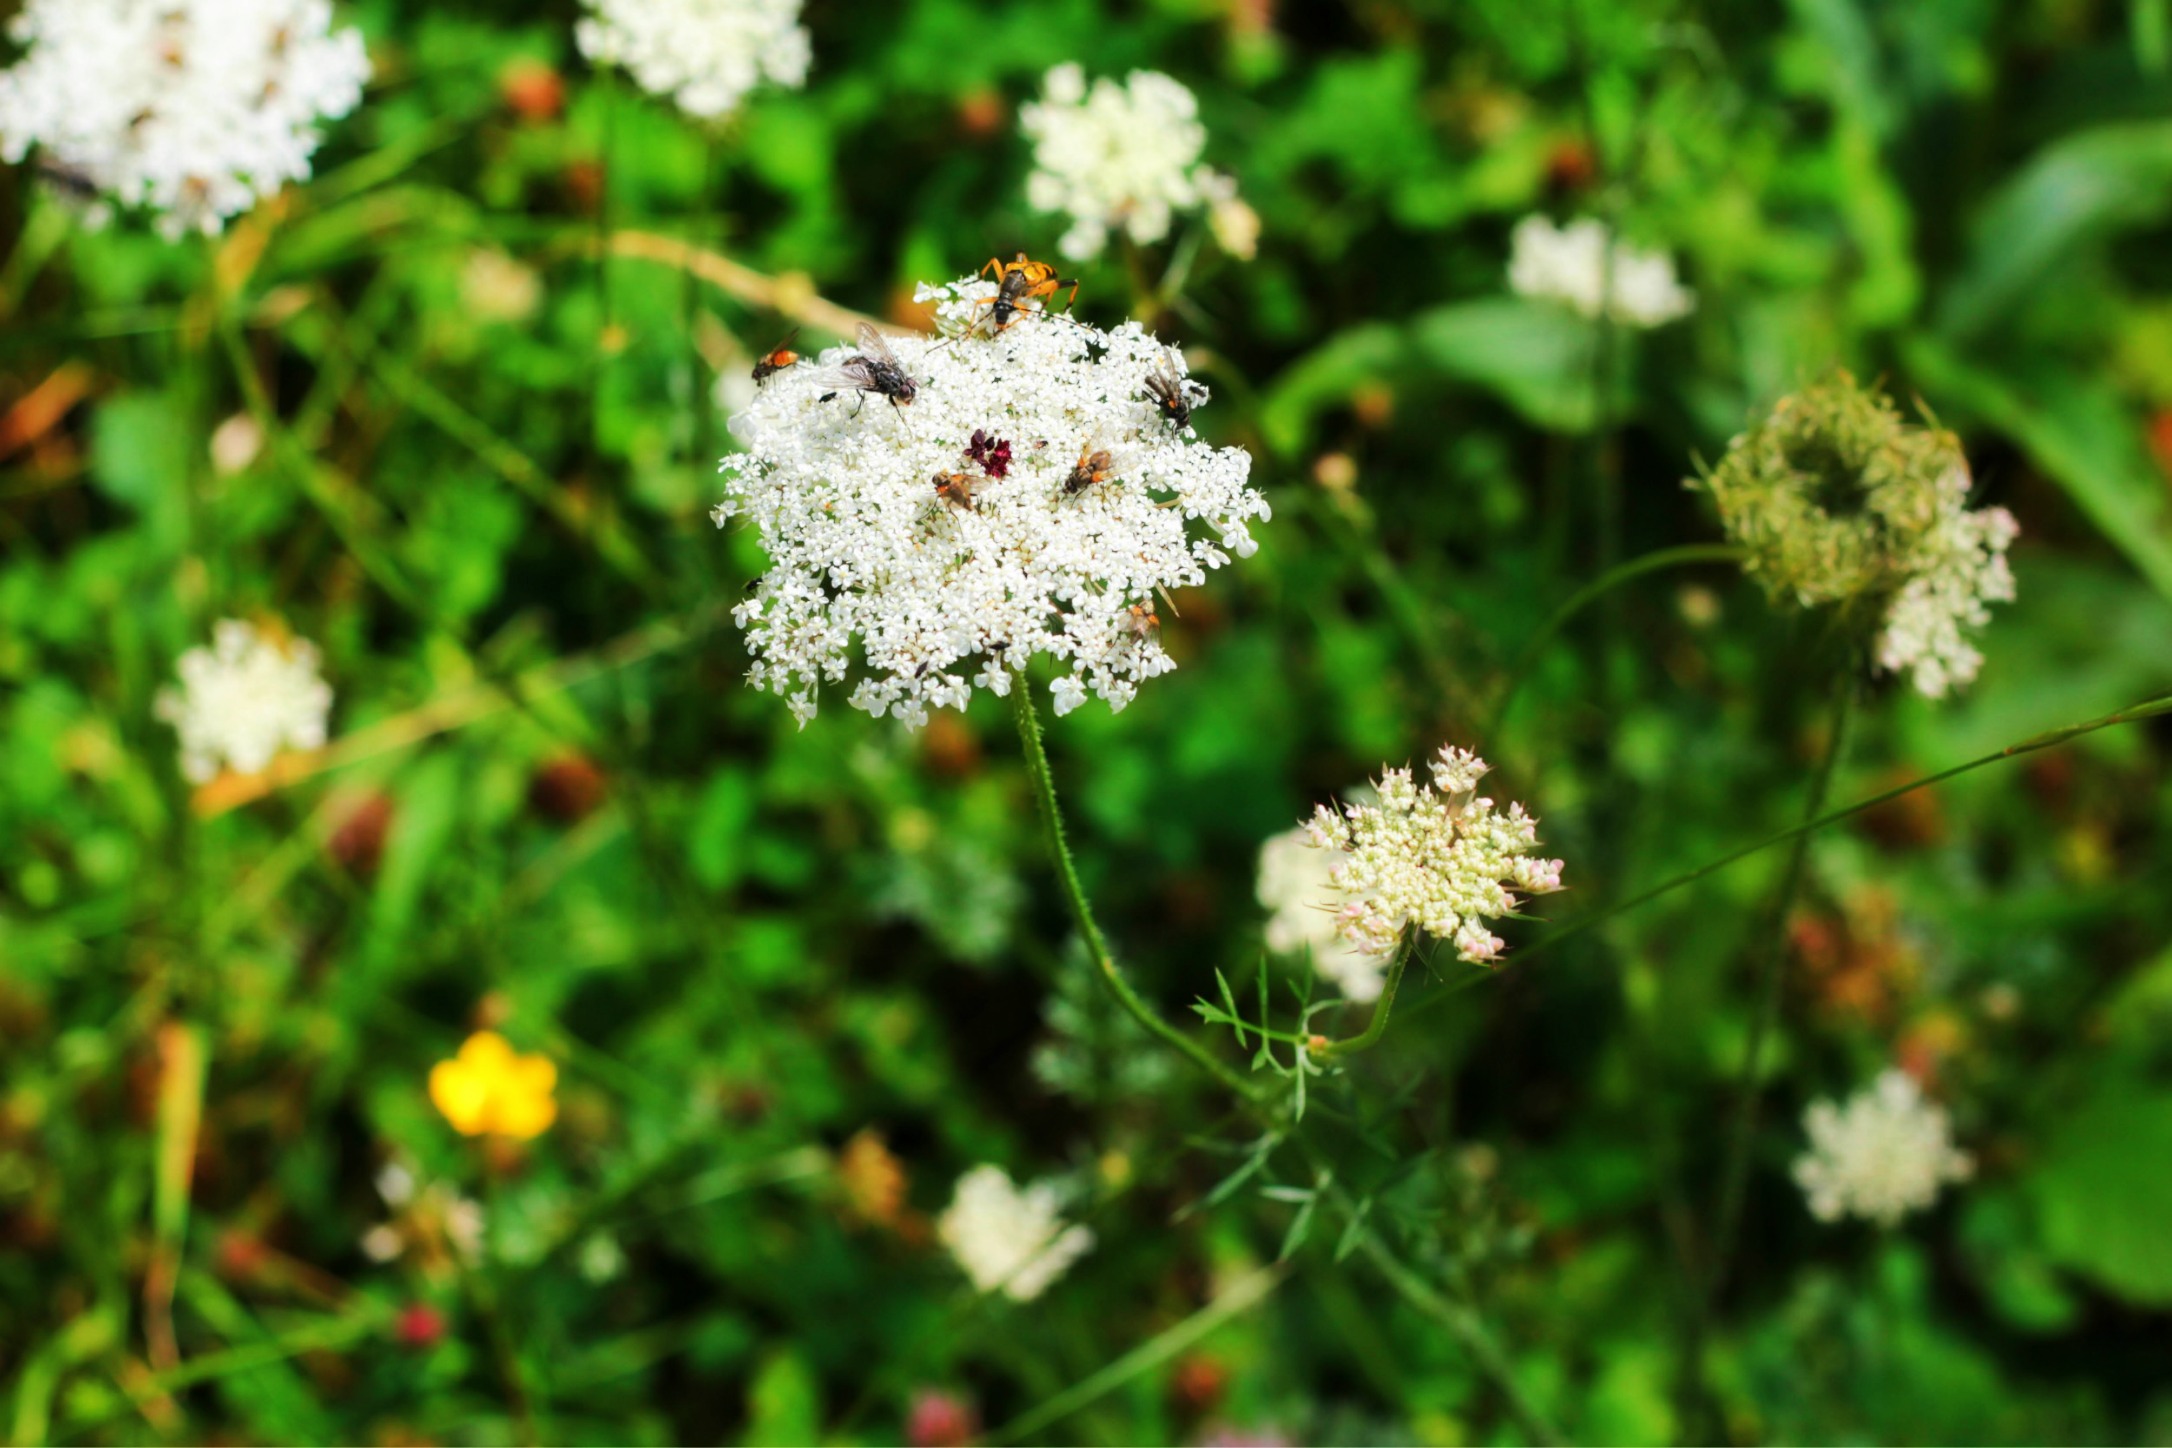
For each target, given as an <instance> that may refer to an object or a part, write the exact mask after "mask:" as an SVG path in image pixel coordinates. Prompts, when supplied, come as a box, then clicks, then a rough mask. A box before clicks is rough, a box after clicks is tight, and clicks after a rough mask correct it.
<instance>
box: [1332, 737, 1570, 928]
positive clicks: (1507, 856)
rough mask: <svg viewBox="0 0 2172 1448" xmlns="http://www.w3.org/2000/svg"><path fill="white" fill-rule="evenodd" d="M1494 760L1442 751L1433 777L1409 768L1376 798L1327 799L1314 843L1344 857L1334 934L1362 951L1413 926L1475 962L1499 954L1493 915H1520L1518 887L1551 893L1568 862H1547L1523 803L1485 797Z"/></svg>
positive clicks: (1390, 774)
mask: <svg viewBox="0 0 2172 1448" xmlns="http://www.w3.org/2000/svg"><path fill="white" fill-rule="evenodd" d="M1490 768H1491V766H1490V765H1488V764H1487V763H1486V761H1484V760H1483V759H1480V758H1479V757H1478V756H1477V755H1475V754H1473V753H1471V752H1470V751H1469V750H1467V749H1454V748H1443V749H1442V750H1441V751H1440V753H1439V754H1437V755H1435V756H1434V758H1433V782H1432V783H1431V784H1429V785H1420V784H1418V783H1416V782H1415V781H1414V780H1413V779H1412V777H1411V772H1410V770H1408V769H1391V770H1388V771H1387V772H1386V773H1385V774H1383V775H1382V776H1381V779H1380V783H1379V786H1378V799H1377V801H1376V802H1374V803H1371V804H1351V803H1345V804H1344V805H1343V806H1342V808H1341V810H1340V811H1339V812H1338V811H1336V810H1335V809H1332V808H1330V807H1329V806H1327V805H1321V806H1320V807H1319V808H1318V809H1317V810H1316V811H1315V812H1314V814H1313V817H1312V823H1311V825H1310V827H1309V833H1310V837H1311V842H1312V843H1313V844H1314V845H1315V846H1317V847H1318V848H1320V849H1323V850H1338V851H1341V852H1342V853H1343V854H1344V855H1345V856H1346V858H1345V859H1343V860H1342V861H1341V862H1340V863H1338V864H1337V865H1336V866H1335V867H1334V869H1333V871H1332V872H1331V876H1330V880H1331V883H1332V885H1333V887H1334V895H1335V903H1336V930H1337V932H1338V933H1339V934H1340V935H1341V937H1342V938H1343V939H1344V940H1345V941H1348V942H1349V943H1350V944H1351V945H1353V946H1356V947H1357V948H1358V949H1360V950H1365V951H1370V952H1372V953H1374V954H1382V955H1384V954H1387V953H1388V952H1390V951H1392V950H1394V949H1395V947H1396V943H1397V941H1398V939H1399V938H1400V937H1401V935H1402V933H1403V929H1404V927H1405V926H1406V925H1407V924H1410V923H1412V922H1415V923H1416V924H1417V926H1418V928H1419V929H1421V930H1423V931H1425V933H1426V934H1428V935H1431V936H1433V937H1434V938H1435V939H1438V940H1446V941H1452V942H1454V944H1455V948H1456V954H1457V955H1458V956H1459V957H1461V958H1462V959H1464V960H1467V961H1470V962H1472V963H1473V964H1490V963H1492V962H1493V961H1495V960H1497V959H1499V958H1500V954H1501V949H1502V947H1503V945H1504V942H1503V941H1502V940H1501V938H1500V937H1499V936H1497V935H1495V934H1493V933H1492V932H1491V931H1489V930H1487V929H1486V927H1485V923H1484V922H1486V921H1487V920H1491V919H1494V918H1496V917H1499V916H1502V915H1507V914H1510V913H1512V912H1513V911H1514V910H1515V908H1516V903H1517V897H1516V894H1515V892H1516V891H1518V890H1521V891H1523V892H1524V893H1525V894H1527V895H1545V894H1549V893H1551V892H1553V891H1555V890H1558V889H1560V888H1561V861H1559V860H1548V859H1543V858H1540V857H1538V856H1536V855H1534V854H1532V853H1531V852H1532V851H1533V850H1535V849H1537V848H1538V821H1537V820H1535V819H1533V818H1531V816H1529V815H1527V814H1525V813H1524V810H1523V806H1522V805H1520V804H1513V803H1512V804H1510V805H1509V807H1508V809H1507V810H1506V811H1505V812H1504V811H1500V810H1496V809H1495V808H1494V807H1493V801H1492V800H1490V799H1487V798H1485V797H1484V796H1482V795H1480V794H1479V793H1478V782H1479V780H1480V779H1482V778H1483V777H1484V776H1485V774H1486V772H1487V770H1488V769H1490Z"/></svg>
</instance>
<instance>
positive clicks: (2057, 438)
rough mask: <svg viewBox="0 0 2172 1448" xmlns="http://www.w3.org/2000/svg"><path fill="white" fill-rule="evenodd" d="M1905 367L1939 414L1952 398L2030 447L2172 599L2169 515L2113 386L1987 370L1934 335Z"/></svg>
mask: <svg viewBox="0 0 2172 1448" xmlns="http://www.w3.org/2000/svg"><path fill="white" fill-rule="evenodd" d="M1906 355H1907V359H1908V365H1909V367H1910V369H1911V370H1912V371H1914V372H1915V374H1916V375H1917V378H1918V380H1919V381H1921V382H1922V383H1923V385H1924V387H1925V389H1926V391H1928V392H1929V393H1931V394H1932V396H1933V400H1934V401H1935V402H1936V403H1937V404H1938V405H1939V406H1940V408H1941V410H1942V411H1943V409H1944V407H1945V405H1946V404H1947V403H1952V404H1954V405H1956V406H1959V407H1961V408H1965V409H1967V410H1968V411H1969V412H1971V413H1974V414H1975V415H1976V416H1978V417H1980V418H1981V419H1982V420H1983V421H1985V422H1986V423H1989V424H1990V425H1991V426H1992V427H1995V428H1997V429H1998V430H1999V431H2001V432H2003V433H2005V434H2007V436H2009V437H2011V438H2012V439H2013V440H2014V441H2016V442H2018V443H2019V444H2021V446H2022V447H2023V448H2025V449H2027V451H2028V453H2029V456H2030V457H2031V458H2032V459H2034V460H2035V462H2036V464H2037V465H2038V466H2039V467H2041V468H2042V469H2043V470H2044V471H2045V472H2046V473H2048V474H2049V475H2050V476H2051V478H2052V479H2053V480H2054V481H2056V482H2057V483H2058V484H2059V486H2060V487H2062V488H2064V489H2065V490H2066V493H2067V496H2068V497H2070V498H2072V499H2073V500H2074V503H2075V506H2077V507H2079V508H2080V509H2081V510H2082V512H2084V513H2086V514H2087V515H2088V516H2089V520H2090V521H2091V522H2093V523H2095V524H2096V525H2097V527H2098V528H2100V529H2102V530H2103V532H2104V536H2105V537H2106V538H2107V539H2109V540H2110V541H2111V542H2112V544H2113V545H2115V546H2116V547H2118V548H2119V550H2120V551H2121V552H2123V553H2125V554H2126V555H2127V557H2128V559H2129V561H2131V562H2132V563H2133V564H2134V566H2135V567H2136V568H2138V569H2140V570H2141V571H2142V574H2143V576H2144V577H2146V578H2147V579H2149V581H2150V582H2151V583H2152V584H2154V585H2156V587H2157V589H2158V591H2159V592H2161V593H2163V594H2164V595H2165V596H2166V597H2168V598H2172V519H2168V517H2167V508H2166V494H2165V489H2164V484H2163V482H2162V480H2161V479H2160V478H2159V476H2158V474H2157V471H2156V469H2155V468H2154V467H2153V466H2152V465H2151V463H2150V460H2149V458H2148V456H2147V454H2145V453H2144V452H2143V450H2142V428H2141V423H2140V421H2139V420H2138V419H2137V418H2135V417H2134V416H2133V415H2132V414H2131V413H2130V412H2129V410H2128V409H2127V407H2126V406H2125V404H2124V403H2123V402H2122V401H2121V400H2120V397H2119V394H2118V393H2117V392H2115V391H2114V390H2113V389H2112V387H2111V385H2110V384H2109V383H2106V382H2103V381H2099V380H2097V379H2095V378H2092V377H2084V376H2081V375H2079V374H2077V373H2074V372H2072V371H2070V370H2068V369H2066V368H2062V367H2055V366H2044V367H2033V368H2032V367H2028V366H2027V364H2026V363H2018V364H2017V370H2019V369H2021V368H2026V369H2027V370H2026V373H2025V375H2018V376H2017V375H2008V374H2002V373H1996V372H1992V371H1989V370H1987V369H1985V368H1982V367H1979V366H1976V365H1975V364H1973V363H1971V362H1969V361H1965V360H1963V357H1962V355H1961V353H1960V352H1959V351H1957V350H1955V349H1951V348H1948V347H1946V346H1944V345H1942V344H1940V343H1938V342H1935V341H1932V340H1930V339H1928V338H1925V339H1919V340H1918V341H1916V342H1915V343H1913V344H1911V345H1910V346H1909V347H1908V348H1907V349H1906Z"/></svg>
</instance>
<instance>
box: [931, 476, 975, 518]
mask: <svg viewBox="0 0 2172 1448" xmlns="http://www.w3.org/2000/svg"><path fill="white" fill-rule="evenodd" d="M987 481H988V479H986V478H985V477H981V476H979V475H977V474H974V473H937V474H936V475H935V496H936V497H937V498H939V499H941V500H942V501H943V502H945V503H948V504H949V505H950V506H951V507H953V508H962V509H963V510H965V511H966V512H968V513H971V512H973V511H975V510H977V509H978V508H979V507H980V504H979V503H978V502H976V501H975V500H974V496H973V495H974V494H975V493H977V492H979V491H980V485H981V484H982V483H985V482H987Z"/></svg>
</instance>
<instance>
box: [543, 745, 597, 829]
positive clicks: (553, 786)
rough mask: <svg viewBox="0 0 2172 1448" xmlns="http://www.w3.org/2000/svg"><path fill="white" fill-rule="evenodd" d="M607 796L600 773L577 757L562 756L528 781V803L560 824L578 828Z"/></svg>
mask: <svg viewBox="0 0 2172 1448" xmlns="http://www.w3.org/2000/svg"><path fill="white" fill-rule="evenodd" d="M609 794H610V788H609V786H608V784H607V783H606V782H605V780H604V777H603V771H602V770H600V769H598V768H597V767H596V766H595V764H594V763H593V762H592V761H590V760H588V759H584V758H582V757H581V756H580V755H578V754H566V755H561V756H559V757H558V758H556V759H554V760H552V761H551V762H550V763H548V764H546V765H544V766H543V767H542V768H541V769H539V770H537V771H536V772H535V777H534V778H533V779H531V780H529V781H528V803H530V804H532V805H534V806H535V807H536V809H537V810H538V811H539V812H540V813H542V814H545V815H548V816H549V817H550V818H552V819H554V820H557V821H558V822H559V823H560V824H567V825H571V824H578V823H580V822H581V821H582V820H584V819H587V818H588V817H589V816H590V815H592V814H594V813H595V812H596V811H597V810H598V809H600V808H601V807H602V805H603V802H604V799H605V798H606V797H607V796H608V795H609Z"/></svg>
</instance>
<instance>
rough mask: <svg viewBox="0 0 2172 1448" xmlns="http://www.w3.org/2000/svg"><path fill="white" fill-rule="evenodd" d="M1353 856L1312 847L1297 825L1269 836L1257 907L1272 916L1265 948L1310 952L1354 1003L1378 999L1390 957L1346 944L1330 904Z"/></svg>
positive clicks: (1261, 855) (1316, 964)
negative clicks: (1338, 873)
mask: <svg viewBox="0 0 2172 1448" xmlns="http://www.w3.org/2000/svg"><path fill="white" fill-rule="evenodd" d="M1348 859H1349V856H1347V855H1345V854H1344V853H1343V852H1342V851H1340V850H1332V849H1330V850H1321V849H1314V848H1313V845H1312V837H1311V834H1310V832H1309V831H1308V830H1307V829H1306V828H1305V827H1304V826H1303V825H1299V826H1298V827H1297V828H1296V829H1293V830H1285V831H1284V832H1283V833H1281V834H1279V835H1275V836H1273V837H1272V838H1270V839H1269V840H1268V841H1267V843H1266V844H1264V845H1261V846H1260V850H1259V903H1260V904H1261V905H1263V906H1265V907H1266V908H1267V910H1268V912H1269V914H1268V918H1267V948H1268V949H1269V950H1271V951H1273V952H1275V954H1277V955H1299V954H1303V953H1305V952H1307V951H1309V952H1310V953H1311V955H1312V963H1313V965H1314V967H1315V968H1317V969H1318V970H1319V972H1320V974H1322V975H1324V976H1326V977H1327V978H1328V979H1329V980H1331V981H1333V982H1334V983H1335V986H1336V988H1337V989H1338V990H1340V991H1341V992H1342V993H1343V994H1344V995H1345V996H1347V997H1349V998H1350V999H1351V1000H1354V1001H1359V1002H1364V1001H1373V1000H1378V999H1380V989H1381V986H1382V984H1383V983H1384V981H1385V977H1386V975H1387V970H1388V957H1387V956H1386V955H1383V954H1381V953H1379V952H1377V951H1371V950H1364V949H1361V948H1359V947H1358V946H1355V945H1352V944H1351V943H1350V942H1349V941H1347V940H1344V939H1343V938H1342V937H1341V935H1340V934H1338V933H1337V931H1336V926H1337V923H1338V918H1337V916H1336V913H1335V908H1334V906H1333V905H1332V904H1330V903H1329V902H1330V901H1331V900H1332V899H1333V898H1334V894H1335V878H1334V877H1335V870H1336V867H1337V866H1339V865H1341V864H1343V863H1344V862H1345V861H1346V860H1348Z"/></svg>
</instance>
